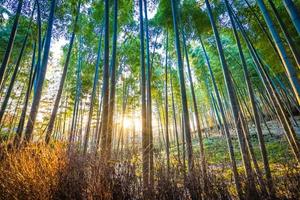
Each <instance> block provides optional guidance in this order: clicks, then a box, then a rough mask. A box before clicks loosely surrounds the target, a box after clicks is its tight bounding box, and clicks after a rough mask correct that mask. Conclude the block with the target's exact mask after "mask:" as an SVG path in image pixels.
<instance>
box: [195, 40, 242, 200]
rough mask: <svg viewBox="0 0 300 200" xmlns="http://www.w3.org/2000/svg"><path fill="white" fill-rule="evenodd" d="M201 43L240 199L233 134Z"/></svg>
mask: <svg viewBox="0 0 300 200" xmlns="http://www.w3.org/2000/svg"><path fill="white" fill-rule="evenodd" d="M200 43H201V46H202V50H203V52H204V56H205V60H206V64H207V67H208V71H209V74H210V77H211V80H212V84H213V88H214V91H215V94H216V97H217V102H218V104H219V108H220V112H221V117H222V120H223V125H222V127H223V128H224V132H225V135H226V140H227V146H228V151H229V156H230V161H231V167H232V172H233V177H234V182H235V189H236V191H237V193H238V196H239V198H240V199H242V198H243V191H242V187H241V183H240V178H239V174H238V170H237V165H236V160H235V155H234V149H233V144H232V140H231V136H230V131H229V127H228V123H227V120H226V116H225V112H224V108H223V104H222V102H221V97H220V93H219V90H218V88H217V84H216V81H215V77H214V74H213V72H212V69H211V66H210V61H209V57H208V55H207V53H206V50H205V47H204V44H203V42H202V39H201V38H200Z"/></svg>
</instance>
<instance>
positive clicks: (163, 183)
mask: <svg viewBox="0 0 300 200" xmlns="http://www.w3.org/2000/svg"><path fill="white" fill-rule="evenodd" d="M129 160H130V161H129ZM139 166H140V164H139V163H138V162H132V158H128V159H127V160H126V161H122V162H121V161H114V162H111V163H109V164H108V165H104V164H103V161H102V160H101V159H100V158H99V157H95V155H94V154H88V155H85V156H83V155H82V153H81V152H80V151H79V150H78V149H76V148H74V149H72V150H71V151H69V152H67V147H66V145H64V144H61V143H57V144H52V145H51V146H45V145H43V144H31V145H28V146H26V147H22V148H21V149H19V150H7V149H6V148H4V147H2V148H0V199H3V200H4V199H5V200H7V199H8V200H10V199H43V200H47V199H49V200H50V199H105V200H106V199H134V200H139V199H142V193H143V192H142V184H141V174H140V169H139ZM281 170H282V173H280V175H278V176H276V177H274V183H275V185H276V190H277V196H278V197H279V199H297V198H299V197H300V172H299V168H297V167H295V166H294V167H292V166H282V167H281ZM196 171H199V166H196ZM165 172H166V169H165V167H164V162H163V161H162V160H160V159H158V158H157V159H156V169H155V187H154V191H153V192H152V194H151V196H150V197H151V199H166V200H168V199H190V198H191V193H190V192H191V191H192V190H194V194H195V195H196V196H198V197H199V195H202V197H203V199H232V198H235V195H234V193H235V192H234V191H233V190H232V188H233V183H232V181H231V180H228V178H226V177H223V176H221V175H220V174H221V173H217V174H216V173H214V172H213V171H210V173H209V177H208V179H207V183H208V185H207V190H206V191H205V192H203V188H202V186H201V184H200V180H201V177H200V176H199V174H200V173H196V177H193V180H192V183H193V184H191V180H188V179H185V180H184V179H183V176H182V171H181V169H179V168H178V166H175V165H174V166H172V169H171V172H170V174H169V176H167V175H166V173H165ZM191 185H192V187H191ZM264 198H267V197H266V196H263V195H261V199H264Z"/></svg>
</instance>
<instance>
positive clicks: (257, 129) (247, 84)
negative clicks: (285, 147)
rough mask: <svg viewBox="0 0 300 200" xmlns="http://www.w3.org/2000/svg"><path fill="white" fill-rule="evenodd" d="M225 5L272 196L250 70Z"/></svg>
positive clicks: (228, 8)
mask: <svg viewBox="0 0 300 200" xmlns="http://www.w3.org/2000/svg"><path fill="white" fill-rule="evenodd" d="M225 5H226V8H227V12H228V14H229V17H230V21H231V25H232V29H233V33H234V36H235V40H236V44H237V47H238V51H239V56H240V59H241V62H242V67H243V72H244V78H245V81H246V86H247V90H248V94H249V98H250V102H251V107H252V112H253V115H254V122H255V126H256V131H257V136H258V141H259V146H260V151H261V156H262V160H263V164H264V170H265V173H266V178H267V186H268V189H269V192H270V194H271V195H272V194H275V191H274V187H273V180H272V176H271V170H270V166H269V159H268V156H267V148H266V145H265V141H264V136H263V132H262V128H261V125H260V120H259V115H258V110H257V107H256V105H255V97H254V92H253V89H252V84H251V81H250V77H249V73H248V69H247V64H246V59H245V56H244V53H243V50H242V46H241V42H240V39H239V36H238V33H237V30H236V25H235V22H234V20H233V17H232V13H231V10H230V7H229V3H228V0H225Z"/></svg>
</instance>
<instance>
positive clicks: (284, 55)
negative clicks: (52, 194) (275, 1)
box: [256, 0, 300, 104]
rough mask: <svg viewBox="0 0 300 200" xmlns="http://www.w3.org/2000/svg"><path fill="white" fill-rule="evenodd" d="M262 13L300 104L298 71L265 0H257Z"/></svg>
mask: <svg viewBox="0 0 300 200" xmlns="http://www.w3.org/2000/svg"><path fill="white" fill-rule="evenodd" d="M256 2H257V4H258V6H259V8H260V10H261V13H262V15H263V17H264V19H265V21H266V23H267V26H268V27H269V31H270V32H271V35H272V37H273V40H274V42H275V45H276V47H277V49H278V52H279V53H280V58H281V60H282V62H283V64H284V66H285V71H286V74H287V76H288V78H289V81H290V83H291V85H292V88H293V91H294V93H295V95H296V98H297V100H298V103H299V104H300V83H299V80H298V78H297V72H296V69H295V67H294V66H293V65H292V63H291V61H290V59H289V58H288V55H287V52H286V50H285V48H284V45H283V43H282V41H281V39H280V37H279V34H278V32H277V30H276V29H275V26H274V24H273V22H272V19H271V17H270V15H269V13H268V10H267V8H266V5H265V3H264V2H263V0H256Z"/></svg>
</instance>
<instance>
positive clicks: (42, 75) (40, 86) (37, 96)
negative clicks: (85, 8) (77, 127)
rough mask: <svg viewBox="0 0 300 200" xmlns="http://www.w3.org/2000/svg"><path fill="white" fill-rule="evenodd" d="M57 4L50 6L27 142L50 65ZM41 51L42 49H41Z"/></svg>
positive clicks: (53, 2) (30, 135)
mask: <svg viewBox="0 0 300 200" xmlns="http://www.w3.org/2000/svg"><path fill="white" fill-rule="evenodd" d="M55 6H56V0H52V1H51V6H50V14H49V18H48V28H47V33H46V35H47V36H46V39H45V46H44V54H43V60H42V63H41V66H40V71H39V73H38V81H37V90H36V93H35V95H34V97H33V101H32V106H31V110H30V114H29V120H28V122H27V126H26V130H25V140H26V142H30V141H31V140H32V132H33V127H34V124H35V120H36V116H37V113H38V109H39V104H40V100H41V96H42V89H43V83H44V79H45V75H46V71H47V65H48V57H49V53H50V43H51V36H52V28H53V22H54V11H55ZM39 51H40V49H39Z"/></svg>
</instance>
